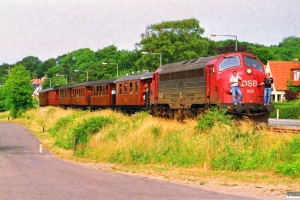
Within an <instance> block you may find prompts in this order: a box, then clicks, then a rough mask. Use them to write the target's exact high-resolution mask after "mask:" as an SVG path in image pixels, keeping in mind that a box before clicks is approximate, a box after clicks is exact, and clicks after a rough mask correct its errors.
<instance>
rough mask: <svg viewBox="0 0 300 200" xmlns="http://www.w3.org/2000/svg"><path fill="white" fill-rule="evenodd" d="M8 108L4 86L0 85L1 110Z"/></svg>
mask: <svg viewBox="0 0 300 200" xmlns="http://www.w3.org/2000/svg"><path fill="white" fill-rule="evenodd" d="M5 110H7V108H6V106H5V94H4V89H3V86H2V85H1V86H0V112H2V111H5Z"/></svg>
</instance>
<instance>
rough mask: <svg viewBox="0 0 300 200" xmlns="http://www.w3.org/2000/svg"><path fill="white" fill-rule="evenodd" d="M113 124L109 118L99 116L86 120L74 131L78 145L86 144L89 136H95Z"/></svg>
mask: <svg viewBox="0 0 300 200" xmlns="http://www.w3.org/2000/svg"><path fill="white" fill-rule="evenodd" d="M109 123H111V121H110V120H109V118H106V117H102V116H98V117H92V118H89V119H87V120H84V121H83V123H80V124H79V125H78V126H77V127H75V128H74V129H73V135H74V137H77V138H78V144H86V143H87V138H88V135H89V134H93V133H96V132H98V131H99V129H101V128H103V127H104V126H106V125H107V124H109Z"/></svg>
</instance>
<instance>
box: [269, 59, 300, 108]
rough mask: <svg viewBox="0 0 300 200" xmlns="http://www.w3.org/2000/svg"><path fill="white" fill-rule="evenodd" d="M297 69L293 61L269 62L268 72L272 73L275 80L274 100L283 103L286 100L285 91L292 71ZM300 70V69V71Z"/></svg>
mask: <svg viewBox="0 0 300 200" xmlns="http://www.w3.org/2000/svg"><path fill="white" fill-rule="evenodd" d="M294 68H295V63H294V62H293V61H268V63H267V65H266V68H265V70H266V72H270V73H271V76H272V77H273V79H274V84H273V86H274V89H273V91H272V100H273V101H275V102H277V101H280V102H282V101H283V100H284V94H285V90H287V89H288V88H287V86H288V84H289V80H290V74H291V69H294ZM299 70H300V69H299Z"/></svg>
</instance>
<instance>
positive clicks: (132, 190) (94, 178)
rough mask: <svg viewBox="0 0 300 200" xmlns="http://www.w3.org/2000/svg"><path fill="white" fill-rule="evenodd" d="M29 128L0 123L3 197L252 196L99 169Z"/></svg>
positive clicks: (35, 199) (37, 199)
mask: <svg viewBox="0 0 300 200" xmlns="http://www.w3.org/2000/svg"><path fill="white" fill-rule="evenodd" d="M39 145H40V142H39V141H38V139H37V138H36V137H35V136H34V135H33V134H32V133H30V132H29V131H28V130H27V129H26V127H24V126H22V125H18V124H14V123H5V122H0V199H1V200H6V199H9V200H29V199H30V200H43V199H55V200H59V199H62V200H66V199H72V200H76V199H84V200H87V199H88V200H92V199H117V200H122V199H139V200H141V199H145V200H146V199H149V200H150V199H151V200H153V199H155V200H156V199H158V200H159V199H164V200H165V199H172V200H176V199H249V198H246V197H241V196H234V195H227V194H220V193H216V192H211V191H206V190H202V189H197V188H193V187H188V186H184V185H179V184H174V183H169V182H165V181H159V180H152V179H149V178H145V177H137V176H130V175H124V174H119V173H111V172H106V171H101V170H94V169H89V168H85V167H81V166H78V165H74V164H72V163H69V162H67V161H64V160H61V159H59V158H56V157H54V156H53V155H51V153H50V152H49V151H47V150H46V149H43V153H42V154H41V153H40V152H39Z"/></svg>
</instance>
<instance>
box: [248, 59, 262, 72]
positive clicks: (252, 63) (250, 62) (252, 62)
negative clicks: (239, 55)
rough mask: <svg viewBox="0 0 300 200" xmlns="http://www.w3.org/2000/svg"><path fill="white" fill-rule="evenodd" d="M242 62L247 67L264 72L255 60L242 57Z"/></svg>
mask: <svg viewBox="0 0 300 200" xmlns="http://www.w3.org/2000/svg"><path fill="white" fill-rule="evenodd" d="M244 60H245V64H246V65H247V66H249V67H254V68H256V69H258V70H260V71H264V67H263V66H262V65H261V64H260V63H259V62H258V61H257V60H256V59H255V58H251V57H248V56H244Z"/></svg>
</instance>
